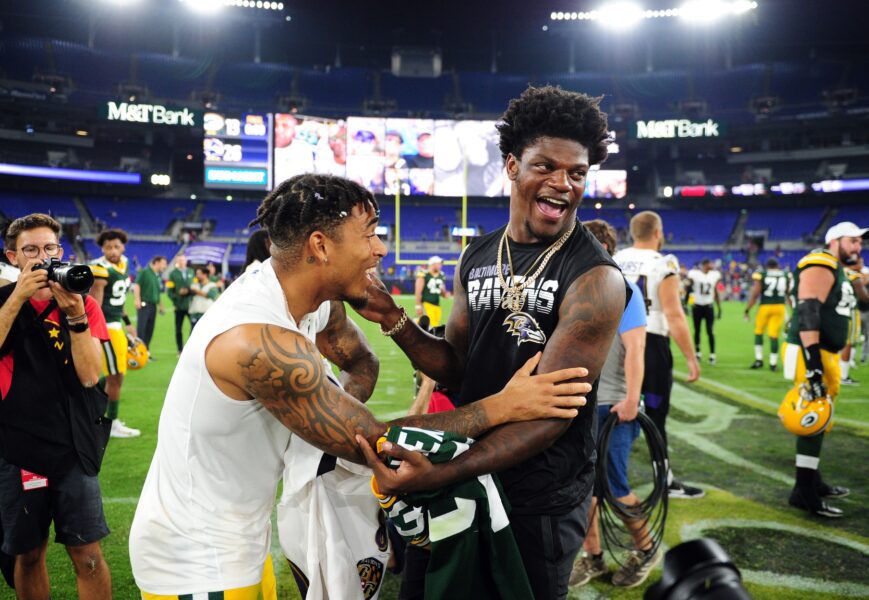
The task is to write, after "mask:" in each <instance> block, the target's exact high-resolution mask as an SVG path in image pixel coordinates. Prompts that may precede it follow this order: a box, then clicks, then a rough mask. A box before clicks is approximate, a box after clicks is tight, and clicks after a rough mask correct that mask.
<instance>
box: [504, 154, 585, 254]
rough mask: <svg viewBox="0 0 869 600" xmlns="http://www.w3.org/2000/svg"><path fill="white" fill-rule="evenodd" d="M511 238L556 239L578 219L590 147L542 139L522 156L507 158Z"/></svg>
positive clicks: (531, 240)
mask: <svg viewBox="0 0 869 600" xmlns="http://www.w3.org/2000/svg"><path fill="white" fill-rule="evenodd" d="M506 166H507V175H508V177H509V178H510V180H511V181H512V182H513V186H512V190H511V192H510V236H511V237H512V238H513V239H514V240H515V241H517V242H521V243H533V242H547V241H554V240H556V239H557V238H558V237H559V236H560V235H561V234H563V233H564V232H565V231H567V230H568V229H569V228H570V227H571V226H572V224H573V222H574V221H575V220H576V210H577V208H578V207H579V204H580V201H581V200H582V194H583V192H584V191H585V183H586V177H587V176H588V170H589V164H588V148H586V147H585V146H583V145H582V144H580V143H579V142H576V141H573V140H569V139H564V138H552V137H541V138H539V139H538V140H536V141H535V142H534V143H533V144H530V145H528V146H526V147H525V150H524V151H523V152H522V157H521V158H517V157H515V156H513V155H512V154H510V155H508V156H507V163H506Z"/></svg>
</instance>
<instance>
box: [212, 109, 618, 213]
mask: <svg viewBox="0 0 869 600" xmlns="http://www.w3.org/2000/svg"><path fill="white" fill-rule="evenodd" d="M495 124H496V121H475V120H462V121H458V120H450V119H438V120H433V119H389V118H383V117H348V118H347V119H328V118H323V117H313V116H305V115H299V114H289V113H276V114H267V115H266V114H246V115H242V117H241V118H235V117H229V116H224V115H222V114H219V113H206V114H205V126H204V127H205V140H204V150H205V186H206V187H210V188H224V189H263V190H269V189H272V187H274V185H276V184H277V183H279V182H281V181H284V180H286V179H289V178H290V177H293V176H294V175H299V174H302V173H328V174H330V175H339V176H341V177H347V178H348V179H350V180H352V181H355V182H356V183H358V184H360V185H362V186H363V187H365V188H366V189H368V190H371V192H373V193H375V194H387V195H395V194H399V195H401V196H448V197H462V196H477V197H480V196H484V197H496V196H507V195H509V194H510V180H509V179H508V178H507V172H506V169H505V168H504V165H503V161H502V160H501V151H500V150H499V148H498V130H497V129H495ZM269 128H270V129H269ZM626 181H627V173H626V172H625V171H618V170H617V171H613V170H597V169H595V170H592V172H591V173H589V179H588V184H587V186H586V191H585V196H586V197H589V198H623V197H624V196H625V194H626V192H627V186H626ZM266 182H268V183H266Z"/></svg>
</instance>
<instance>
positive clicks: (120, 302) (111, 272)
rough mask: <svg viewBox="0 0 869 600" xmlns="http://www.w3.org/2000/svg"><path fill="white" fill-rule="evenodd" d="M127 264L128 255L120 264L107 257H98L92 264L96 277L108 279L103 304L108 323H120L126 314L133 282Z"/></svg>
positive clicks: (122, 258)
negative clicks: (128, 292) (125, 308)
mask: <svg viewBox="0 0 869 600" xmlns="http://www.w3.org/2000/svg"><path fill="white" fill-rule="evenodd" d="M127 266H128V263H127V257H126V256H122V257H121V260H120V261H119V262H118V264H114V263H111V262H109V261H108V260H106V258H105V257H102V258H98V259H96V260H94V261H92V262H91V264H90V267H91V271H92V272H93V274H94V279H105V280H106V288H105V291H104V292H103V305H102V309H103V314H104V315H105V317H106V323H120V322H121V320H122V317H123V315H124V303H125V302H126V301H127V291H128V290H129V289H130V285H131V284H132V282H131V280H130V271H129V269H128V268H127Z"/></svg>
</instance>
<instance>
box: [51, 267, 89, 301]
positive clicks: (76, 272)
mask: <svg viewBox="0 0 869 600" xmlns="http://www.w3.org/2000/svg"><path fill="white" fill-rule="evenodd" d="M52 275H53V276H54V280H55V281H57V283H59V284H60V285H62V286H63V288H64V289H65V290H67V291H70V292H74V293H76V294H84V293H86V292H87V291H88V290H90V289H91V286H92V285H93V284H94V274H93V272H92V271H91V268H90V267H88V266H87V265H66V266H63V267H56V268H55V269H54V272H53V273H52Z"/></svg>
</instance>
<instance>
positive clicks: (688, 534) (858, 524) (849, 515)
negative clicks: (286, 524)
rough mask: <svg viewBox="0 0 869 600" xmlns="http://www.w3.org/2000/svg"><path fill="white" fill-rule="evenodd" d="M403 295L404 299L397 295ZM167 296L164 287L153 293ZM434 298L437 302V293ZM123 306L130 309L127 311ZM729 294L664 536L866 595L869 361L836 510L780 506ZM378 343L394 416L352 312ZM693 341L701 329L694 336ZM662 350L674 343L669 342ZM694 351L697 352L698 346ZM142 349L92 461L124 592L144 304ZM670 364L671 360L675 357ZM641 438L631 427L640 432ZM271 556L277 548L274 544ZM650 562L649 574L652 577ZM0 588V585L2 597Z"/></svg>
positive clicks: (166, 332) (769, 426) (142, 424)
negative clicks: (116, 421) (683, 492)
mask: <svg viewBox="0 0 869 600" xmlns="http://www.w3.org/2000/svg"><path fill="white" fill-rule="evenodd" d="M401 301H402V302H403V303H404V305H405V306H407V307H408V308H411V307H412V303H413V301H412V299H411V298H409V297H405V298H402V299H401ZM164 303H165V304H166V306H169V303H168V301H167V300H164ZM446 308H448V307H446ZM134 313H135V311H132V310H131V311H130V314H134ZM741 315H742V307H741V305H739V304H737V303H729V304H727V305H726V306H725V307H724V318H723V319H722V320H721V321H719V322H718V323H716V332H717V337H718V349H717V350H718V352H717V354H718V364H717V365H716V366H714V367H710V366H709V365H708V364H704V365H703V372H702V380H701V382H700V383H697V384H694V385H691V386H686V385H684V384H679V383H677V385H676V388H675V390H674V400H673V405H674V406H673V410H672V413H671V416H670V421H669V425H668V431H669V432H670V438H671V441H670V455H671V460H672V464H673V467H674V470H675V471H676V473H677V475H678V476H679V477H680V478H682V479H684V480H686V481H689V482H693V483H696V484H699V485H701V486H703V487H704V488H705V489H706V490H707V495H706V497H705V498H703V499H700V500H674V501H672V502H671V504H670V516H669V519H668V522H667V528H666V533H665V543H666V544H667V545H668V546H670V547H672V546H675V545H676V544H678V543H679V542H681V541H683V540H686V539H693V538H696V537H699V536H708V537H712V538H715V539H717V540H718V541H719V542H720V543H721V544H722V546H723V547H724V548H725V549H726V550H727V551H728V552H729V553H730V555H731V556H732V557H733V559H734V560H735V562H736V564H737V565H738V566H739V567H740V569H741V570H742V573H743V577H744V579H745V581H746V586H747V587H748V589H749V591H750V592H751V593H752V594H753V595H754V596H755V597H756V598H776V599H778V598H782V599H784V598H788V599H789V598H806V599H809V598H813V599H814V598H846V597H858V596H862V597H867V596H869V515H867V513H864V512H863V511H862V507H863V506H864V504H865V502H864V498H866V495H867V494H869V477H867V476H866V467H865V463H863V461H864V460H866V458H867V456H869V366H863V367H861V368H859V369H857V370H854V371H852V374H853V377H854V378H855V379H858V380H860V381H861V382H862V383H861V385H859V386H854V387H846V388H844V390H843V391H842V394H841V396H840V398H839V401H838V403H837V416H838V417H839V421H838V423H837V425H836V427H835V429H834V431H833V432H832V434H830V435H828V436H827V439H826V441H825V448H824V454H823V458H822V470H823V472H824V475H825V478H826V479H828V480H829V481H831V482H835V483H837V484H840V485H846V486H849V487H850V488H851V490H852V494H851V496H850V497H848V498H846V499H843V500H841V501H839V502H837V503H836V504H837V505H838V506H840V507H841V508H842V509H843V510H845V513H846V516H845V518H843V519H839V520H837V521H834V522H831V521H821V520H819V519H814V518H809V517H807V516H806V515H805V514H804V513H802V512H799V511H796V510H793V509H791V508H789V507H788V506H787V504H786V499H787V495H788V492H789V489H790V485H791V481H792V477H793V460H794V440H793V437H792V436H790V435H788V434H787V433H786V432H785V431H784V429H783V428H782V427H781V426H780V425H779V424H778V419H777V418H776V417H775V410H776V408H777V406H778V404H779V401H780V400H781V398H782V396H783V395H784V393H785V391H786V390H787V387H788V386H787V383H786V382H785V381H784V380H783V379H782V376H781V374H780V373H770V372H769V370H767V369H764V370H762V371H751V370H749V369H748V365H749V364H751V362H752V361H753V360H754V356H753V348H752V344H753V335H752V324H750V323H745V322H743V321H742V318H741ZM361 325H362V328H363V330H364V331H365V333H366V335H367V336H368V339H369V340H370V341H371V343H372V345H373V347H374V349H375V351H376V353H377V354H378V356H379V357H380V364H381V372H380V379H379V381H378V384H377V389H376V391H375V393H374V396H373V397H372V399H371V400H370V401H369V403H368V405H369V406H370V407H371V409H372V410H373V411H374V412H375V413H376V414H378V415H379V416H380V417H382V418H385V419H388V418H394V417H397V416H399V415H401V414H404V412H405V411H406V410H407V408H408V407H409V405H410V403H411V400H412V395H413V384H412V378H411V374H412V370H411V367H410V364H409V362H408V360H407V359H406V357H405V356H404V355H403V354H402V353H401V352H400V351H399V350H398V349H397V347H396V346H395V345H394V344H393V343H392V342H391V341H390V340H387V339H386V338H384V337H383V336H381V335H380V334H379V333H377V332H376V330H375V326H372V325H370V324H368V323H365V322H363V323H361ZM704 344H705V340H704ZM674 351H675V345H674ZM704 351H705V353H706V354H707V355H708V350H706V349H705V346H704ZM152 352H153V354H154V355H155V357H156V359H157V360H156V361H155V362H153V363H151V364H149V365H148V366H147V367H146V368H145V369H143V370H142V371H138V372H133V373H131V374H129V375H128V378H127V381H126V383H125V384H124V393H123V398H122V404H121V418H122V419H123V420H125V421H126V422H127V423H128V424H129V425H130V426H132V427H136V428H140V429H141V430H142V436H141V437H140V438H136V439H122V440H117V439H114V440H112V442H111V444H110V445H109V448H108V451H107V454H106V459H105V463H104V465H103V470H102V473H101V475H100V480H101V483H102V490H103V496H104V503H105V510H106V516H107V518H108V522H109V526H110V527H111V529H112V534H111V535H110V536H109V537H108V538H107V539H106V540H104V543H103V549H104V552H105V555H106V559H107V561H108V563H109V566H110V568H111V570H112V578H113V586H114V597H115V598H119V599H123V600H127V599H134V598H138V591H137V589H136V586H135V583H134V582H133V578H132V574H131V570H130V563H129V558H128V553H127V542H128V536H129V528H130V523H131V521H132V517H133V513H134V510H135V507H136V501H137V498H138V495H139V492H140V490H141V487H142V483H143V481H144V478H145V474H146V473H147V470H148V465H149V463H150V460H151V456H152V454H153V451H154V447H155V445H156V441H157V439H156V433H157V420H158V417H159V414H160V408H161V405H162V402H163V395H164V392H165V389H166V386H167V383H168V381H169V378H170V377H171V374H172V369H173V367H174V363H175V359H176V352H175V347H174V340H173V332H172V316H171V314H167V315H166V316H163V317H158V320H157V332H156V334H155V339H154V342H153V348H152ZM676 363H677V370H679V371H684V363H683V361H682V360H681V358H680V357H678V356H677V358H676ZM641 441H642V440H641ZM634 454H635V455H634V460H633V463H632V468H631V480H632V483H634V484H635V485H636V486H637V487H638V489H639V490H640V491H641V492H642V490H643V487H642V481H643V474H644V472H648V467H647V465H646V464H645V463H644V459H645V456H646V455H645V453H644V444H643V443H637V444H636V445H635V453H634ZM275 558H278V559H279V557H275ZM276 567H277V569H278V579H279V591H280V597H281V598H296V597H297V593H296V592H295V590H294V589H293V586H292V584H291V583H290V576H289V571H288V569H287V568H286V562H285V561H283V560H280V559H279V560H276ZM49 572H50V576H51V583H52V598H55V599H56V600H58V599H59V600H67V599H71V598H75V597H76V592H75V579H74V576H73V572H72V566H71V563H70V562H69V559H68V558H67V556H66V554H65V552H64V550H63V548H62V547H60V546H57V545H56V544H52V545H51V548H50V552H49ZM658 576H659V572H658V573H653V575H652V577H651V578H650V579H651V580H657V578H658ZM397 589H398V588H397V580H396V578H394V577H392V576H388V577H387V579H386V582H385V588H384V592H383V593H382V594H381V598H384V599H385V600H388V599H391V598H394V597H396V592H397ZM642 589H643V588H638V589H635V590H627V591H625V590H616V589H615V588H613V587H612V586H610V585H608V584H607V583H606V582H605V581H597V582H594V583H593V584H591V585H589V586H586V587H585V588H581V589H579V590H574V591H572V592H571V598H600V597H613V598H640V597H642ZM13 597H14V595H13V594H12V592H11V590H8V589H5V588H3V589H0V598H13Z"/></svg>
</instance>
